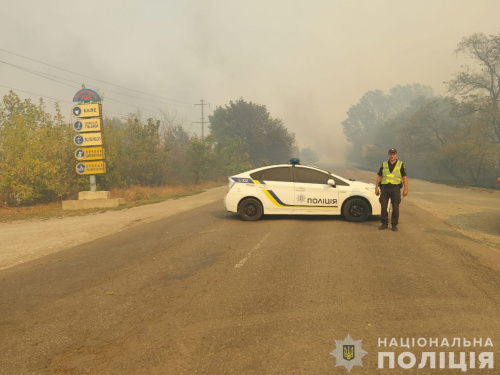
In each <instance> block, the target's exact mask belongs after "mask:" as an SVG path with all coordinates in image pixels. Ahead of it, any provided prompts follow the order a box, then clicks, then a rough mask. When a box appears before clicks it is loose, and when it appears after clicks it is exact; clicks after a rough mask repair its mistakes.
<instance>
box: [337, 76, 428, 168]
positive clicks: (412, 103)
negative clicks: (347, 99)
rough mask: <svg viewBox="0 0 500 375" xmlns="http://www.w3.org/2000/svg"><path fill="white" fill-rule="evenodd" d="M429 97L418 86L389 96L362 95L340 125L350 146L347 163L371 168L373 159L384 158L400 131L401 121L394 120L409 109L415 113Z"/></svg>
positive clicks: (400, 88)
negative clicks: (350, 162) (356, 163)
mask: <svg viewBox="0 0 500 375" xmlns="http://www.w3.org/2000/svg"><path fill="white" fill-rule="evenodd" d="M432 95H433V93H432V89H431V88H430V87H428V86H423V85H420V84H412V85H405V86H401V85H398V86H395V87H393V88H392V89H391V90H390V93H389V95H386V94H384V93H383V92H382V91H380V90H376V91H369V92H367V93H366V94H365V95H363V97H362V98H361V99H360V101H359V102H358V103H357V104H356V105H353V106H351V108H350V109H349V111H348V112H347V118H346V119H345V120H344V121H342V126H343V130H344V134H345V135H346V138H347V140H348V141H349V142H351V144H352V147H351V148H350V149H351V152H350V157H349V159H350V160H351V161H352V162H358V163H361V164H364V165H369V166H372V165H373V159H378V158H379V156H384V157H385V155H386V153H387V149H388V145H389V146H390V147H393V145H392V143H393V142H394V139H395V136H394V134H395V130H396V129H398V128H401V127H402V123H403V122H402V120H404V119H401V118H399V119H397V116H398V115H400V114H402V113H404V112H405V111H406V110H407V109H408V108H413V109H412V110H414V108H417V107H418V105H419V103H421V102H422V101H424V100H425V98H428V97H432ZM407 115H408V113H407V114H406V115H405V116H407ZM395 119H397V120H396V121H393V120H395ZM356 151H357V152H356Z"/></svg>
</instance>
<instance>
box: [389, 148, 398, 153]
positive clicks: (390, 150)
mask: <svg viewBox="0 0 500 375" xmlns="http://www.w3.org/2000/svg"><path fill="white" fill-rule="evenodd" d="M397 153H398V150H396V149H395V148H390V149H389V154H397Z"/></svg>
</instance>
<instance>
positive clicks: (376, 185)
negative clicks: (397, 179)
mask: <svg viewBox="0 0 500 375" xmlns="http://www.w3.org/2000/svg"><path fill="white" fill-rule="evenodd" d="M380 181H382V176H377V182H376V183H375V195H378V194H379V191H378V184H380Z"/></svg>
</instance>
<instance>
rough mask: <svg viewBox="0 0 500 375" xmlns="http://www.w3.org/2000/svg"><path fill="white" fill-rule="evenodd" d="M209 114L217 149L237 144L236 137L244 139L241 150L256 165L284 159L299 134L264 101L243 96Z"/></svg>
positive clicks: (289, 153) (283, 160) (278, 161)
mask: <svg viewBox="0 0 500 375" xmlns="http://www.w3.org/2000/svg"><path fill="white" fill-rule="evenodd" d="M208 118H209V121H210V124H209V128H210V131H211V134H212V135H213V138H214V141H215V143H216V147H217V150H221V149H223V148H225V147H226V146H227V145H229V144H233V146H234V139H235V138H236V139H240V140H241V145H240V146H241V148H240V149H239V150H237V151H238V152H240V153H242V154H243V155H244V154H248V155H249V161H250V163H251V164H252V165H253V166H262V165H268V164H275V163H282V162H285V161H286V160H288V158H289V157H290V156H291V153H292V148H293V146H294V144H295V135H294V134H293V133H290V132H289V131H288V130H287V129H286V128H285V126H284V125H283V122H282V121H281V120H280V119H276V118H272V117H271V116H270V114H269V112H268V111H267V108H266V107H265V106H264V105H258V104H254V103H252V102H245V101H244V100H243V98H241V99H239V100H237V101H236V102H233V101H230V102H229V105H226V106H225V107H217V108H216V109H215V111H214V113H213V114H212V115H210V116H209V117H208ZM235 151H236V150H235Z"/></svg>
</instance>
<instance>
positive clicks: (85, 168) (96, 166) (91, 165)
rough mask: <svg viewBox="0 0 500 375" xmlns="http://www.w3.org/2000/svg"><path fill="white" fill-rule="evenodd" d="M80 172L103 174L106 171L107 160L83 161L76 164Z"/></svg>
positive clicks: (77, 170)
mask: <svg viewBox="0 0 500 375" xmlns="http://www.w3.org/2000/svg"><path fill="white" fill-rule="evenodd" d="M75 169H76V173H78V174H102V173H106V162H104V161H102V160H101V161H82V162H80V163H78V164H77V165H76V168H75Z"/></svg>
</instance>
